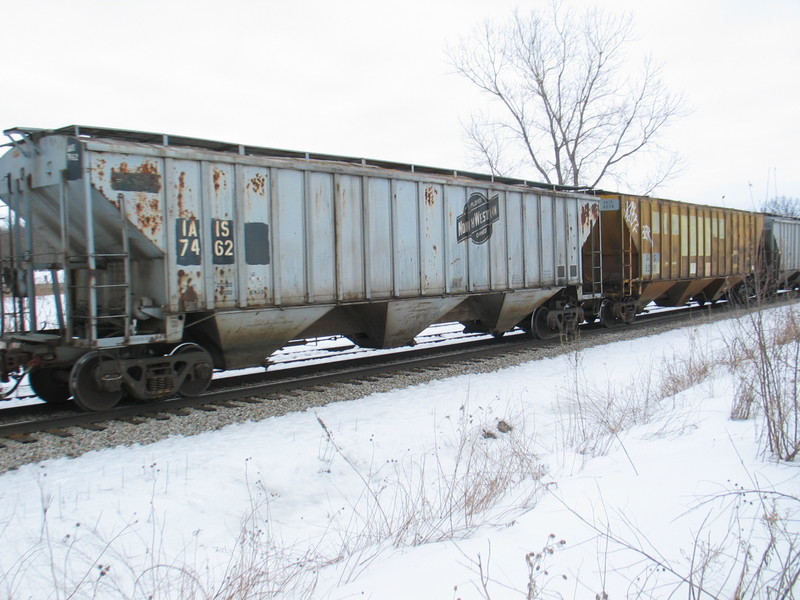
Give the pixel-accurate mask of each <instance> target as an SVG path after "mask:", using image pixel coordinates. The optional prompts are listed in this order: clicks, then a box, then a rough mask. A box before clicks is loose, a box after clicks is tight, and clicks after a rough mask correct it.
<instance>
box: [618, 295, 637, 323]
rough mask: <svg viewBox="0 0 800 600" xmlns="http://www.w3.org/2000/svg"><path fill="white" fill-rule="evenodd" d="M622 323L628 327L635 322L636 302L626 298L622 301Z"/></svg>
mask: <svg viewBox="0 0 800 600" xmlns="http://www.w3.org/2000/svg"><path fill="white" fill-rule="evenodd" d="M621 308H622V322H623V323H625V325H630V324H631V323H633V322H634V321H635V320H636V301H635V300H634V299H633V298H632V297H630V296H628V297H627V298H625V299H624V300H623V301H622V306H621Z"/></svg>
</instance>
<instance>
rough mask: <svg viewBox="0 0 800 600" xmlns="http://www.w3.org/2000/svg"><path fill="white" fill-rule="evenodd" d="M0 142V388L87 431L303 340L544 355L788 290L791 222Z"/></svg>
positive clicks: (347, 163)
mask: <svg viewBox="0 0 800 600" xmlns="http://www.w3.org/2000/svg"><path fill="white" fill-rule="evenodd" d="M6 135H7V136H8V137H9V138H10V139H11V140H12V142H11V143H10V144H7V146H9V149H8V150H7V152H6V153H5V154H4V156H3V157H2V158H0V178H2V180H1V181H0V199H1V200H2V201H3V202H4V203H5V204H6V205H7V206H8V207H9V209H10V210H9V223H8V227H7V229H6V231H4V232H3V236H2V238H0V266H1V267H2V290H0V307H2V315H1V317H2V322H1V324H2V331H1V332H0V376H2V379H3V380H4V381H8V380H9V378H16V379H20V378H21V377H24V376H25V375H27V376H28V378H29V382H30V385H31V387H32V389H33V390H34V392H35V393H36V394H37V395H38V396H39V397H41V398H42V399H43V400H45V401H47V402H62V401H65V400H67V399H69V398H70V397H71V398H73V399H74V401H75V402H76V403H77V404H78V405H79V406H80V407H82V408H84V409H86V410H103V409H106V408H110V407H112V406H114V405H115V404H117V403H118V402H119V401H120V399H121V398H122V397H123V396H130V397H133V398H135V399H137V400H144V401H146V400H153V399H156V398H161V397H164V396H168V395H173V394H181V395H187V396H191V395H197V394H200V393H202V392H203V391H204V390H205V389H206V387H207V386H208V384H209V382H210V380H211V377H212V374H213V371H214V369H233V368H241V367H249V366H258V365H264V364H265V363H266V361H267V358H268V356H269V355H270V354H271V353H272V352H273V351H274V350H276V349H278V348H280V347H282V346H284V345H285V344H286V343H287V342H288V341H290V340H292V339H297V338H303V337H317V336H322V335H332V334H339V335H344V336H346V337H348V338H350V339H351V340H352V341H353V342H354V343H356V344H358V345H360V346H364V347H372V348H387V347H395V346H402V345H407V344H411V343H413V339H414V336H416V335H417V334H418V333H420V332H421V331H422V330H424V329H425V328H426V327H428V326H429V325H431V324H433V323H437V322H461V323H462V324H463V325H464V327H465V330H467V331H481V332H487V333H492V334H495V335H502V334H503V333H504V332H506V331H509V330H511V329H514V328H516V327H521V328H523V329H525V330H526V331H529V332H531V333H532V334H533V335H536V336H538V337H543V338H546V337H550V336H553V335H558V334H559V333H561V332H570V331H573V330H574V329H575V328H576V327H577V325H578V324H579V323H580V322H582V321H584V320H586V321H592V320H595V319H599V320H600V321H601V322H603V323H604V324H605V325H607V326H613V325H615V324H617V323H629V322H631V321H632V320H633V319H634V317H635V315H636V313H637V312H640V311H641V310H642V309H643V308H644V306H645V305H646V304H648V303H649V302H656V303H658V304H662V305H669V306H678V305H681V304H684V303H686V302H687V301H688V300H690V299H694V300H696V301H699V302H705V301H709V302H713V301H715V300H717V299H719V298H721V297H723V296H726V295H727V296H735V297H738V298H743V297H746V296H747V295H749V294H750V292H751V288H752V285H753V282H756V281H759V276H760V275H763V274H769V281H770V282H771V283H770V285H771V286H772V287H775V286H777V285H782V286H793V285H794V284H795V282H796V281H797V279H798V275H800V221H795V220H792V219H786V218H776V217H772V216H768V215H763V214H758V213H750V212H746V211H738V210H730V209H722V208H714V207H708V206H696V205H692V204H686V203H680V202H673V201H667V200H656V199H653V198H643V197H636V196H626V195H620V194H611V193H605V192H600V191H595V190H577V189H568V188H553V187H552V186H544V185H541V184H535V183H530V182H525V181H520V180H514V179H505V178H496V177H489V176H485V175H479V174H473V173H463V172H454V171H447V170H443V169H433V168H424V167H415V166H412V165H405V164H395V163H385V162H376V161H367V160H363V159H352V158H347V157H338V156H327V155H312V154H305V153H296V152H287V151H280V150H273V149H267V148H258V147H249V146H241V145H234V144H226V143H220V142H212V141H207V140H199V139H192V138H182V137H172V136H166V135H161V134H150V133H141V132H129V131H119V130H108V129H98V128H85V127H77V126H71V127H66V128H63V129H58V130H37V129H13V130H9V131H7V132H6Z"/></svg>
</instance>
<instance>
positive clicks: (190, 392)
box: [170, 342, 214, 398]
mask: <svg viewBox="0 0 800 600" xmlns="http://www.w3.org/2000/svg"><path fill="white" fill-rule="evenodd" d="M190 355H192V356H190ZM170 356H175V357H181V356H183V358H185V359H187V360H185V361H184V360H176V361H175V363H174V365H173V368H174V369H175V371H176V373H177V374H178V375H180V374H181V371H183V370H186V379H184V380H183V383H182V384H181V386H180V387H179V388H178V393H179V394H180V395H181V396H184V397H187V398H191V397H194V396H199V395H200V394H202V393H203V392H205V391H206V390H207V389H208V384H210V383H211V377H212V376H213V375H214V367H213V364H214V363H213V361H212V359H211V355H210V354H209V353H208V351H207V350H206V349H205V348H203V347H202V346H200V345H198V344H193V343H191V342H187V343H185V344H180V345H179V346H176V347H175V348H174V349H173V350H172V352H170ZM188 359H191V360H188Z"/></svg>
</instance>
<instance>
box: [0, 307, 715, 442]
mask: <svg viewBox="0 0 800 600" xmlns="http://www.w3.org/2000/svg"><path fill="white" fill-rule="evenodd" d="M726 310H727V311H729V308H728V307H726V306H725V305H724V304H717V305H714V306H706V307H704V308H700V307H691V308H687V309H683V310H678V311H669V312H657V313H651V314H644V315H640V317H639V318H637V321H636V322H635V323H634V324H632V325H620V326H619V327H617V328H614V329H613V330H612V331H614V330H618V331H619V332H620V333H623V334H625V335H631V334H633V335H635V334H636V332H640V334H642V335H646V334H647V333H648V332H649V331H650V330H651V329H652V328H654V327H657V326H662V325H668V324H675V323H682V322H685V321H686V320H690V319H693V318H695V319H696V318H697V317H698V313H700V314H701V315H703V316H705V315H708V314H710V313H711V312H713V313H718V312H720V311H726ZM607 332H608V330H607V329H605V328H603V327H601V326H599V325H588V326H584V327H583V328H582V329H581V333H580V338H581V341H582V342H594V341H596V342H597V343H605V342H606V341H613V339H614V336H613V335H612V336H609V335H608V334H607ZM559 345H561V340H559V339H553V340H532V339H531V338H530V337H529V336H527V335H525V334H524V333H520V334H513V333H512V334H507V335H506V336H505V337H504V338H502V339H486V338H485V337H484V338H483V339H479V340H477V341H470V342H466V343H460V344H453V343H450V344H448V345H446V346H445V347H439V346H433V347H429V348H425V349H423V350H413V351H409V350H408V349H406V350H405V351H399V352H393V353H381V354H376V355H369V356H366V357H362V358H356V359H351V360H346V361H339V362H332V363H323V364H318V363H317V364H309V365H301V366H296V367H294V368H285V369H282V370H279V371H275V372H269V371H267V372H264V373H258V374H247V375H243V376H239V377H232V378H226V379H221V380H215V382H214V384H213V386H212V389H211V390H210V391H209V392H207V393H205V394H203V395H201V396H198V397H195V398H180V397H176V398H169V399H165V400H162V401H159V402H153V403H148V404H140V403H129V404H123V405H119V406H117V407H115V408H113V409H111V410H107V411H102V412H92V413H87V412H79V411H78V410H77V409H74V410H65V409H64V408H62V407H57V408H56V407H54V406H53V405H41V404H40V405H33V406H26V407H16V408H14V409H7V410H4V411H0V418H2V420H3V422H2V423H0V446H4V445H9V444H12V445H13V444H26V445H27V444H36V443H37V442H39V441H40V440H42V439H44V438H52V437H55V438H60V439H68V438H71V437H73V436H74V435H75V432H76V428H77V430H81V431H105V430H107V429H109V428H113V427H115V426H116V425H117V424H119V423H125V424H131V425H140V424H143V423H146V422H148V421H164V420H170V419H174V418H180V417H186V416H188V415H190V414H192V412H193V411H202V412H205V413H213V412H220V413H221V412H224V411H225V410H229V409H233V408H243V407H247V406H248V405H258V404H265V403H274V402H276V401H278V400H280V399H281V398H282V397H285V396H298V395H302V394H307V393H310V392H315V391H316V392H318V391H322V390H324V389H326V388H327V387H329V386H331V385H334V384H349V385H355V386H358V385H362V384H363V383H364V382H374V381H380V380H383V381H386V382H387V385H391V381H392V379H393V378H396V377H399V376H400V375H402V374H406V375H408V374H416V375H419V373H421V372H429V373H430V374H431V377H430V378H435V376H436V375H437V373H438V372H439V371H441V370H442V369H445V368H446V367H447V366H452V365H455V364H458V365H461V366H463V365H464V364H465V363H469V364H470V365H472V366H476V365H478V364H480V363H482V362H486V361H495V362H496V360H497V359H498V358H502V357H511V356H514V355H517V354H520V353H527V355H528V356H527V357H526V358H525V360H531V359H533V358H535V355H532V353H537V352H541V351H543V350H545V349H552V348H553V347H558V346H559Z"/></svg>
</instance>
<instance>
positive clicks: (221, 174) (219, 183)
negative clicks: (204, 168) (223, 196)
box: [213, 167, 228, 194]
mask: <svg viewBox="0 0 800 600" xmlns="http://www.w3.org/2000/svg"><path fill="white" fill-rule="evenodd" d="M213 179H214V191H215V192H216V193H217V194H219V191H220V190H221V189H222V188H224V187H227V185H228V182H227V179H226V177H225V171H223V170H221V169H217V168H216V167H215V168H214V173H213Z"/></svg>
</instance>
